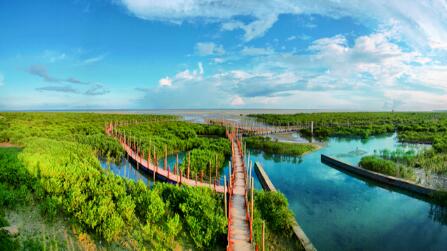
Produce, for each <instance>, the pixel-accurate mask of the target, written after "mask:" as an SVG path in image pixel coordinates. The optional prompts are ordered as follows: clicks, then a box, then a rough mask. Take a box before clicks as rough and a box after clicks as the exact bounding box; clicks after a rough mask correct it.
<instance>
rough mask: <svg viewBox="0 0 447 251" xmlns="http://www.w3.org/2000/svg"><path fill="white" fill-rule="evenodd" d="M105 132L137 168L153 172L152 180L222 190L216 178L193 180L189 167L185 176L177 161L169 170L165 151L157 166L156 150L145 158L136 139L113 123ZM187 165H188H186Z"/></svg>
mask: <svg viewBox="0 0 447 251" xmlns="http://www.w3.org/2000/svg"><path fill="white" fill-rule="evenodd" d="M105 132H106V134H107V135H110V136H112V137H115V138H117V139H118V141H119V142H120V144H121V145H122V146H123V148H124V150H125V152H126V153H127V155H128V156H129V157H130V158H131V159H132V160H133V161H135V162H136V164H137V169H139V168H140V167H141V168H142V169H143V170H145V171H148V172H150V173H152V174H153V178H154V181H155V179H156V178H161V179H163V180H166V181H168V182H171V183H174V184H185V185H189V186H197V187H208V188H210V189H211V190H214V191H216V192H219V193H223V192H224V186H223V185H216V179H215V180H214V182H212V179H211V178H210V182H209V183H206V182H203V180H201V181H198V180H197V176H196V179H195V180H193V179H191V178H190V177H188V176H189V168H188V170H187V176H186V177H184V174H183V172H182V171H181V169H180V168H179V166H178V161H177V163H176V165H175V166H174V170H173V171H174V172H172V171H171V168H170V167H169V166H168V164H167V153H166V151H165V161H164V165H163V166H162V167H159V166H158V159H157V156H156V152H155V149H154V156H153V158H151V154H150V151H148V154H147V159H145V158H144V153H143V152H142V151H141V147H140V146H139V145H138V144H137V142H136V140H134V139H133V140H132V138H130V137H128V136H126V135H125V134H124V133H121V132H120V131H118V130H116V125H115V124H113V123H109V124H108V125H107V126H106V128H105ZM188 166H189V165H188Z"/></svg>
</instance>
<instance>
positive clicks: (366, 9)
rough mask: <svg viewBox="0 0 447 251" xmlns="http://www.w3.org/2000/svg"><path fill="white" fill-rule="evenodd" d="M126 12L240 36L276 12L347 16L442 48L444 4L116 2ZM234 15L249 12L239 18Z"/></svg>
mask: <svg viewBox="0 0 447 251" xmlns="http://www.w3.org/2000/svg"><path fill="white" fill-rule="evenodd" d="M121 3H122V5H123V6H125V7H126V8H127V9H128V10H129V11H130V12H131V13H133V14H134V15H136V16H137V17H140V18H143V19H147V20H159V21H166V22H175V23H182V22H183V21H194V20H203V19H205V20H206V21H209V22H220V23H222V29H223V30H235V29H242V30H243V31H244V40H246V41H249V40H252V39H254V38H257V37H260V36H262V35H264V34H265V33H266V32H267V30H268V29H270V28H271V27H272V26H273V25H274V23H275V22H276V21H277V19H278V17H279V16H280V15H281V14H319V15H323V16H329V17H332V18H340V17H345V16H349V17H353V18H354V19H356V20H359V21H362V22H363V23H366V24H367V25H369V26H371V27H372V28H376V27H377V26H378V25H390V24H398V25H399V32H400V33H401V34H402V35H403V36H404V37H405V39H406V40H407V42H409V44H411V46H414V47H429V48H431V49H447V46H446V42H445V41H447V3H446V2H445V1H444V0H432V1H405V2H403V1H389V0H365V1H358V0H345V1H335V0H331V1H328V0H313V1H293V0H271V1H258V0H245V1H235V0H229V1H224V0H187V1H182V0H171V1H165V0H121ZM238 16H250V17H252V18H253V20H252V21H249V22H246V23H244V22H242V21H240V20H238V19H237V17H238Z"/></svg>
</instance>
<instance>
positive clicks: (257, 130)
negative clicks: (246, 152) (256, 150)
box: [206, 119, 313, 136]
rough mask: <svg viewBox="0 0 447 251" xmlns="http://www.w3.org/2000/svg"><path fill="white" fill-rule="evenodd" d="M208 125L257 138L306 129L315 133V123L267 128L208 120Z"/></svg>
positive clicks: (223, 120) (227, 121) (221, 120)
mask: <svg viewBox="0 0 447 251" xmlns="http://www.w3.org/2000/svg"><path fill="white" fill-rule="evenodd" d="M206 123H207V124H211V125H221V126H225V127H230V128H235V129H237V130H238V132H240V133H241V134H243V135H245V136H255V135H268V134H273V133H287V132H296V131H299V130H301V129H304V128H309V129H310V130H312V131H313V123H311V124H309V125H300V126H297V125H294V126H267V125H263V126H261V125H259V124H256V125H248V124H244V123H243V122H239V121H237V122H236V121H231V120H226V119H208V120H206Z"/></svg>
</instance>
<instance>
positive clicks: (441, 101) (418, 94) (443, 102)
mask: <svg viewBox="0 0 447 251" xmlns="http://www.w3.org/2000/svg"><path fill="white" fill-rule="evenodd" d="M384 96H385V97H386V98H388V99H390V100H399V101H400V104H399V106H398V108H399V109H403V110H445V109H446V107H447V94H446V93H443V94H441V93H428V92H424V91H415V90H385V92H384Z"/></svg>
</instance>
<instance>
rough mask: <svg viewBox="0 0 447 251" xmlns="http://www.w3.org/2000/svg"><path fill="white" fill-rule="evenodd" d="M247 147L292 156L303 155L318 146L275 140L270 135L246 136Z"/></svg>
mask: <svg viewBox="0 0 447 251" xmlns="http://www.w3.org/2000/svg"><path fill="white" fill-rule="evenodd" d="M245 142H246V143H247V147H249V148H252V149H258V150H263V151H264V152H266V153H270V154H284V155H292V156H301V155H303V154H305V153H307V152H309V151H312V150H315V149H316V148H317V147H316V146H315V145H312V144H296V143H288V142H278V140H275V141H273V140H272V139H270V138H268V137H259V136H256V137H249V138H245Z"/></svg>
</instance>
